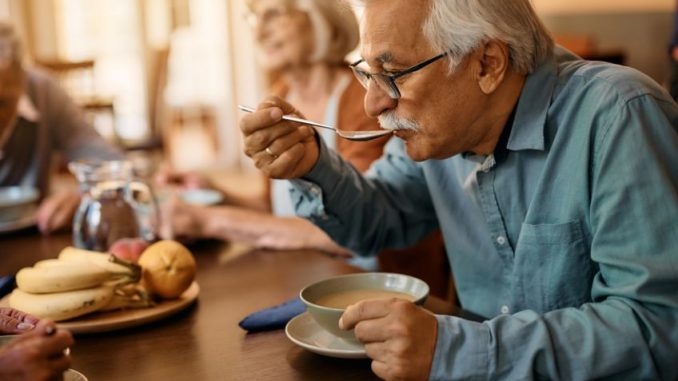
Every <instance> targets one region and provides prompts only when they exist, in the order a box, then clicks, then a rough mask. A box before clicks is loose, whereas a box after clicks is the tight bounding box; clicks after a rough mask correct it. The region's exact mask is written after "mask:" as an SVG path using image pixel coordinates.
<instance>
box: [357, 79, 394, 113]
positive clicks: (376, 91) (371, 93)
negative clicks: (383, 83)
mask: <svg viewBox="0 0 678 381" xmlns="http://www.w3.org/2000/svg"><path fill="white" fill-rule="evenodd" d="M397 105H398V100H397V99H393V98H391V97H389V96H388V94H387V93H386V91H384V90H383V89H381V88H380V87H379V86H378V85H377V84H376V83H374V82H371V81H370V85H369V86H367V92H366V93H365V112H366V113H367V115H369V116H370V117H372V118H376V117H378V116H379V115H381V113H383V112H384V111H388V110H392V109H394V108H395V107H396V106H397Z"/></svg>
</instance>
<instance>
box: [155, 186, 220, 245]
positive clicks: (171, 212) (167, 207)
mask: <svg viewBox="0 0 678 381" xmlns="http://www.w3.org/2000/svg"><path fill="white" fill-rule="evenodd" d="M206 211H207V208H205V207H202V206H198V205H190V204H187V203H185V202H184V201H182V200H181V199H180V198H179V197H178V196H176V195H171V196H170V197H168V198H167V199H166V200H163V202H161V203H160V215H161V217H162V218H161V222H160V229H159V234H160V237H161V238H162V239H192V238H204V233H205V232H204V224H205V223H206V222H207V218H208V217H209V216H207V215H206Z"/></svg>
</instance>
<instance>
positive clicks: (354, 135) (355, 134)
mask: <svg viewBox="0 0 678 381" xmlns="http://www.w3.org/2000/svg"><path fill="white" fill-rule="evenodd" d="M238 108H239V109H240V110H242V111H245V112H255V111H256V110H255V109H254V108H252V107H247V106H242V105H238ZM282 118H283V120H288V121H290V122H297V123H302V124H308V125H309V126H313V127H316V128H325V129H328V130H332V131H334V132H335V133H336V134H337V135H339V136H340V137H342V138H344V139H348V140H355V141H367V140H372V139H377V138H380V137H382V136H386V135H391V134H393V131H391V130H370V131H343V130H339V129H336V128H334V127H331V126H328V125H326V124H321V123H316V122H311V121H310V120H306V119H301V118H296V117H293V116H290V115H283V117H282Z"/></svg>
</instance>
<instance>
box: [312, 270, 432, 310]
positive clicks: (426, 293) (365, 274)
mask: <svg viewBox="0 0 678 381" xmlns="http://www.w3.org/2000/svg"><path fill="white" fill-rule="evenodd" d="M375 275H378V276H398V277H405V278H410V279H412V280H414V281H415V282H417V283H421V284H422V285H423V286H424V287H425V288H424V290H425V291H426V292H424V293H423V295H421V296H420V297H417V298H416V299H415V300H413V301H412V302H413V303H415V304H421V303H423V302H424V301H425V300H426V299H427V298H428V296H429V294H430V292H431V289H430V287H429V285H428V283H426V282H424V281H423V280H421V279H419V278H417V277H414V276H412V275H407V274H399V273H392V272H381V271H371V272H364V273H355V274H344V275H336V276H332V277H329V278H325V279H322V280H319V281H316V282H313V283H310V284H307V285H306V286H305V287H303V288H302V289H301V291H299V299H301V301H302V302H303V303H304V304H305V305H311V306H313V307H314V308H318V309H320V310H325V311H328V312H341V311H344V310H345V308H333V307H326V306H323V305H320V304H317V303H313V302H311V301H309V300H307V299H306V298H304V292H305V291H307V290H308V289H309V288H311V287H313V286H316V285H319V284H321V283H325V282H329V281H334V280H337V279H346V278H359V277H365V276H375Z"/></svg>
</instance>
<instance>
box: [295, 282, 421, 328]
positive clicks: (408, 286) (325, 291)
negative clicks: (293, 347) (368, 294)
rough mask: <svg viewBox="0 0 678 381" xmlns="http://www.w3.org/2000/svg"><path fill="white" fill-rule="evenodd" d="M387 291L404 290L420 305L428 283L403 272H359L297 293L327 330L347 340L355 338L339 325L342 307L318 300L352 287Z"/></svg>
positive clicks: (307, 308) (308, 309) (316, 284)
mask: <svg viewBox="0 0 678 381" xmlns="http://www.w3.org/2000/svg"><path fill="white" fill-rule="evenodd" d="M368 290H369V291H386V292H397V293H401V294H405V295H407V296H408V297H409V299H411V300H412V302H414V303H415V304H418V305H422V304H424V302H425V301H426V298H427V297H428V293H429V287H428V285H427V284H426V282H424V281H423V280H421V279H417V278H415V277H412V276H409V275H403V274H393V273H359V274H349V275H340V276H336V277H332V278H328V279H325V280H321V281H319V282H315V283H312V284H310V285H308V286H306V287H304V289H302V290H301V292H300V293H299V297H300V298H301V300H302V301H303V302H304V304H305V305H306V311H308V312H309V313H310V314H311V316H313V319H315V321H316V322H317V323H318V325H320V326H321V327H322V328H324V329H325V330H326V331H328V332H329V333H331V334H333V335H335V336H337V337H339V338H341V339H344V340H349V341H355V340H356V339H355V335H354V334H353V330H350V331H344V330H342V329H340V328H339V318H340V317H341V315H342V314H343V313H344V311H345V308H333V307H327V306H325V305H321V304H318V302H319V301H320V300H321V299H322V298H323V297H326V296H328V295H332V294H337V293H342V292H351V291H368Z"/></svg>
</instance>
